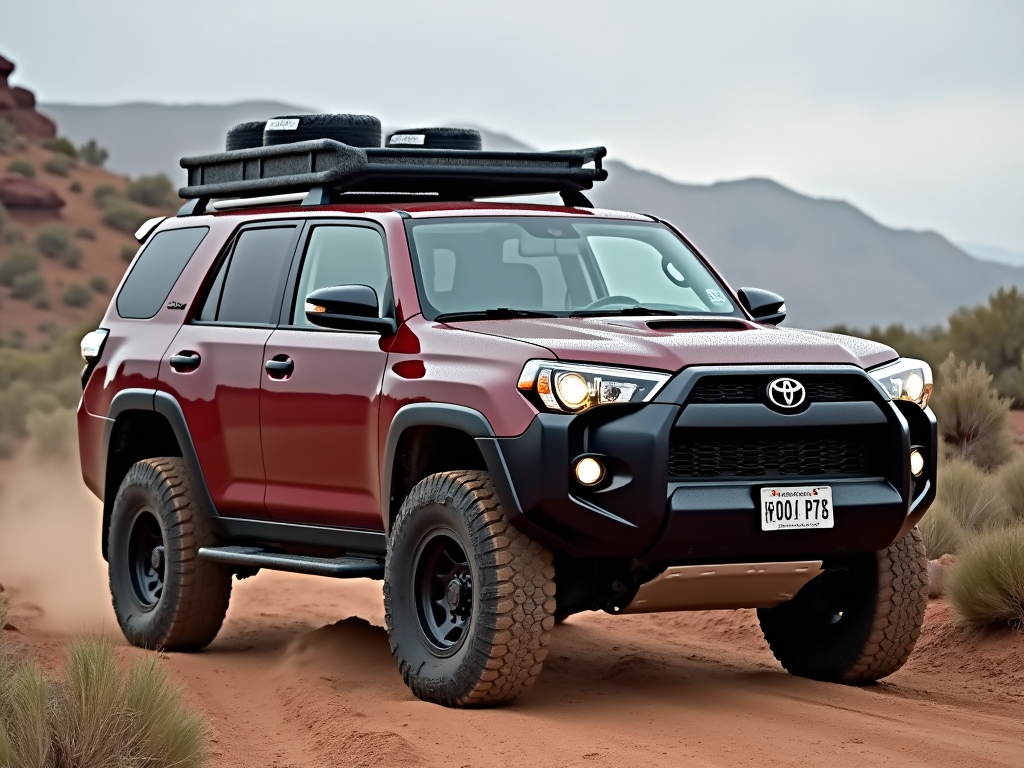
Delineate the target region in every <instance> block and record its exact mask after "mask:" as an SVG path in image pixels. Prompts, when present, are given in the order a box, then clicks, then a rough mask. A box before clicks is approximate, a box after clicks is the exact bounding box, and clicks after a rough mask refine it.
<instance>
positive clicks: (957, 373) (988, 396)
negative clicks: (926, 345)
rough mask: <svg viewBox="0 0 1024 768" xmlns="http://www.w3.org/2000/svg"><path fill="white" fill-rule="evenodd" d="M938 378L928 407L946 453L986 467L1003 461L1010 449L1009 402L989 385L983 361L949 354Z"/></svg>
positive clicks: (988, 375)
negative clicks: (970, 360) (932, 413)
mask: <svg viewBox="0 0 1024 768" xmlns="http://www.w3.org/2000/svg"><path fill="white" fill-rule="evenodd" d="M939 377H940V380H941V386H939V387H938V388H937V389H936V394H935V397H934V399H933V400H932V407H933V409H934V410H935V417H936V419H937V420H938V422H939V436H940V437H941V438H942V441H943V443H944V444H945V447H946V450H947V452H948V453H949V455H950V456H955V457H959V458H963V459H967V460H969V461H972V462H974V463H975V464H977V465H978V466H979V467H982V468H984V469H990V470H991V469H994V468H996V467H998V466H999V465H1001V464H1003V463H1004V462H1006V461H1007V460H1008V459H1009V458H1010V457H1011V456H1012V452H1013V425H1012V424H1011V423H1010V419H1009V411H1010V401H1009V400H1005V399H1003V398H1000V397H999V394H998V393H997V392H996V391H995V389H993V388H992V375H991V374H990V373H989V372H988V371H987V370H986V368H985V366H984V364H981V363H966V362H963V361H962V360H957V359H956V357H955V356H954V355H953V354H952V353H951V354H950V355H949V357H947V358H946V360H945V362H944V363H943V364H942V365H941V366H940V368H939Z"/></svg>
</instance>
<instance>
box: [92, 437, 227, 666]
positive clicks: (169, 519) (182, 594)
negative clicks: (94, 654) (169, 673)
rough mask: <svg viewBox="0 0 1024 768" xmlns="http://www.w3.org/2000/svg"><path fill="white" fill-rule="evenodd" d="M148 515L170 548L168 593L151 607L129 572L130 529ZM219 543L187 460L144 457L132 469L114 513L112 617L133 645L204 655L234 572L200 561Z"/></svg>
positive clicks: (167, 552) (167, 554)
mask: <svg viewBox="0 0 1024 768" xmlns="http://www.w3.org/2000/svg"><path fill="white" fill-rule="evenodd" d="M144 515H150V516H151V517H152V518H155V519H156V521H157V523H158V524H159V531H160V536H161V537H162V540H163V547H164V554H163V588H162V594H160V596H159V598H158V599H157V600H156V602H155V604H151V605H146V604H145V603H144V602H142V600H141V599H140V598H139V592H138V590H137V587H136V586H134V584H133V576H132V571H131V569H132V567H133V566H132V554H131V551H130V548H131V541H132V531H133V530H134V529H135V526H136V520H138V519H141V517H142V516H144ZM216 543H217V541H216V535H215V532H214V530H213V526H212V524H211V522H210V519H209V517H208V515H207V514H206V513H205V512H204V510H203V509H202V506H201V505H200V503H199V499H198V498H197V497H196V494H195V493H194V492H193V489H192V480H191V477H190V475H189V472H188V469H186V467H185V463H184V461H183V460H182V459H181V458H178V457H165V458H155V459H145V460H143V461H140V462H138V463H136V464H134V465H133V466H132V467H131V469H129V470H128V474H127V475H125V478H124V480H123V481H122V482H121V487H120V489H119V490H118V492H117V497H116V498H115V500H114V506H113V511H112V513H111V518H110V533H109V548H108V557H109V575H110V593H111V595H112V597H113V601H114V613H115V614H116V615H117V621H118V623H119V624H120V625H121V630H122V631H123V632H124V636H125V637H126V638H127V639H128V641H129V642H130V643H131V644H132V645H136V646H139V647H141V648H154V649H155V648H160V649H164V650H168V651H198V650H200V649H202V648H204V647H205V646H207V645H209V644H210V642H211V641H212V640H213V638H214V637H216V636H217V632H218V631H219V630H220V627H221V624H222V623H223V622H224V615H225V614H226V613H227V610H228V600H229V599H230V597H231V570H230V568H229V567H227V566H224V565H221V564H219V563H212V562H209V561H205V560H200V559H199V558H198V557H197V554H198V552H199V548H200V547H204V546H214V545H216Z"/></svg>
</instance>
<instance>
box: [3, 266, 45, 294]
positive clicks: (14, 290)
mask: <svg viewBox="0 0 1024 768" xmlns="http://www.w3.org/2000/svg"><path fill="white" fill-rule="evenodd" d="M45 295H46V281H45V280H44V279H43V276H42V275H41V274H39V273H38V272H26V273H25V274H24V275H18V276H17V277H16V278H14V282H13V283H11V298H12V299H22V300H24V301H34V300H36V299H38V298H40V297H41V296H45Z"/></svg>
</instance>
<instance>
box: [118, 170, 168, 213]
mask: <svg viewBox="0 0 1024 768" xmlns="http://www.w3.org/2000/svg"><path fill="white" fill-rule="evenodd" d="M128 198H129V199H130V200H134V201H135V202H136V203H142V205H148V206H150V207H151V208H163V207H166V206H168V205H173V204H174V200H175V192H174V185H173V184H171V180H170V179H168V178H167V176H165V175H164V174H162V173H158V174H156V175H155V176H140V177H139V178H138V179H136V180H135V181H133V182H132V183H131V184H129V185H128Z"/></svg>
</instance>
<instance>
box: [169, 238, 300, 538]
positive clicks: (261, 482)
mask: <svg viewBox="0 0 1024 768" xmlns="http://www.w3.org/2000/svg"><path fill="white" fill-rule="evenodd" d="M300 230H301V222H297V221H292V222H288V221H285V222H263V223H256V224H251V225H247V226H245V227H243V228H242V229H240V230H239V231H238V233H237V234H236V235H235V237H234V238H233V239H232V241H231V243H230V244H229V246H228V248H227V249H226V252H225V253H224V254H223V255H222V258H221V259H220V262H219V263H218V265H217V266H216V267H215V271H214V277H213V280H212V282H211V283H210V287H209V289H208V291H207V294H206V296H205V299H204V300H203V302H202V305H201V307H200V310H199V312H198V314H197V315H196V317H195V319H194V320H193V321H192V323H190V324H188V325H184V326H182V328H181V329H180V330H179V331H178V334H177V335H176V336H175V338H174V341H173V342H172V343H171V345H170V347H169V349H168V351H167V354H166V355H165V359H164V361H163V362H162V363H161V366H160V381H161V385H162V388H163V389H165V390H166V391H167V392H169V393H171V394H173V395H174V396H175V397H176V398H177V399H178V402H179V404H180V405H181V408H182V410H183V411H184V414H185V420H186V421H187V422H188V427H189V431H190V433H191V435H192V440H193V442H194V443H195V446H196V452H197V454H198V456H199V462H200V465H201V466H202V468H203V474H204V476H205V479H206V483H207V485H208V486H209V489H210V495H211V496H212V497H213V502H214V504H215V505H216V506H217V510H218V511H219V512H220V513H221V514H222V515H226V516H234V517H255V518H266V517H267V512H266V506H265V504H264V500H263V496H264V493H265V487H266V480H265V474H264V470H263V454H262V449H261V445H260V416H259V407H260V402H259V401H260V381H261V379H262V378H263V349H264V346H265V345H266V343H267V339H269V338H270V335H271V333H272V332H273V329H274V328H275V326H276V325H277V321H278V318H279V316H280V310H281V299H282V295H283V293H284V284H285V281H286V279H287V272H288V266H289V264H290V262H291V259H292V256H293V254H294V251H295V245H296V243H297V242H298V236H299V232H300Z"/></svg>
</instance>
